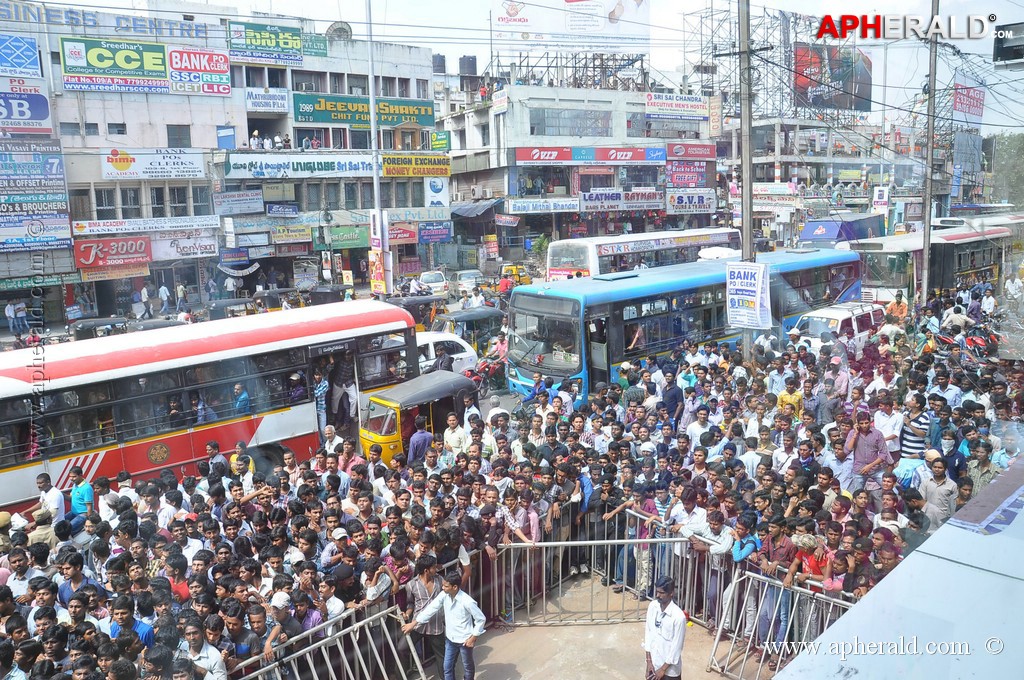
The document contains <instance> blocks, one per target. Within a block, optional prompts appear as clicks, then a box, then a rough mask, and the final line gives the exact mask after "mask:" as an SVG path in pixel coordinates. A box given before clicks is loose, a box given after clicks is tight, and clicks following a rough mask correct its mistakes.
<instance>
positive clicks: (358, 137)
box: [348, 130, 370, 149]
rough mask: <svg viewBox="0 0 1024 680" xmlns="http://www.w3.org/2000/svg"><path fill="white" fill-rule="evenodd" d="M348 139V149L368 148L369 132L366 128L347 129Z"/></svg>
mask: <svg viewBox="0 0 1024 680" xmlns="http://www.w3.org/2000/svg"><path fill="white" fill-rule="evenodd" d="M348 141H349V148H350V149H369V148H370V133H369V132H368V131H367V130H349V133H348Z"/></svg>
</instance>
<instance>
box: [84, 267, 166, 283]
mask: <svg viewBox="0 0 1024 680" xmlns="http://www.w3.org/2000/svg"><path fill="white" fill-rule="evenodd" d="M140 276H149V265H148V264H126V265H121V266H118V267H99V268H96V269H83V270H82V281H83V282H89V281H123V280H124V279H134V278H138V277H140Z"/></svg>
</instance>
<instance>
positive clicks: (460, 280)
mask: <svg viewBox="0 0 1024 680" xmlns="http://www.w3.org/2000/svg"><path fill="white" fill-rule="evenodd" d="M486 284H487V277H486V276H484V273H483V272H482V271H480V270H479V269H460V270H458V271H455V272H450V273H449V274H448V295H449V297H451V298H453V299H458V298H460V297H462V294H463V293H469V294H470V295H472V294H473V289H474V288H477V287H481V286H484V285H486Z"/></svg>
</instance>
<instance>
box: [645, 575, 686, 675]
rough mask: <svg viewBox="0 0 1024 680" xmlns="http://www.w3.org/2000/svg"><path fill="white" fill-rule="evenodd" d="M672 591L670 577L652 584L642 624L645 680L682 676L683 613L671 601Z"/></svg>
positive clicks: (684, 634) (684, 627)
mask: <svg viewBox="0 0 1024 680" xmlns="http://www.w3.org/2000/svg"><path fill="white" fill-rule="evenodd" d="M675 591H676V584H675V582H674V581H673V580H672V577H670V576H662V577H660V578H658V580H657V581H656V582H655V584H654V601H653V602H651V604H650V606H648V607H647V622H646V624H645V625H644V651H645V652H647V674H646V678H647V680H662V679H663V678H664V679H665V680H672V679H673V678H675V679H676V680H678V678H680V677H682V673H683V670H682V662H683V641H684V639H685V637H686V613H685V612H683V610H682V609H680V608H679V605H677V604H676V603H675V602H673V601H672V597H673V596H674V595H675Z"/></svg>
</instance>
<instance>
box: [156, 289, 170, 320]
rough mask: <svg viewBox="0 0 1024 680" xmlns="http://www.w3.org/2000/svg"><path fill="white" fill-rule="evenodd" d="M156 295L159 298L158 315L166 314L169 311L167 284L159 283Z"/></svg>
mask: <svg viewBox="0 0 1024 680" xmlns="http://www.w3.org/2000/svg"><path fill="white" fill-rule="evenodd" d="M156 294H157V296H158V297H159V298H160V313H161V314H166V313H167V312H169V311H170V310H171V291H169V290H167V284H166V283H161V284H160V290H158V291H157V292H156Z"/></svg>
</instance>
